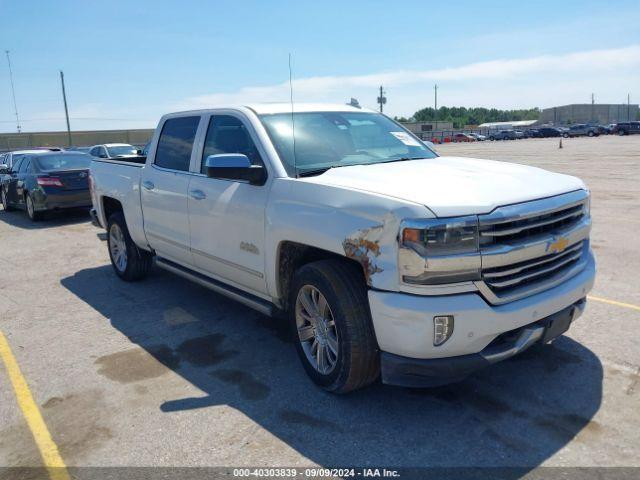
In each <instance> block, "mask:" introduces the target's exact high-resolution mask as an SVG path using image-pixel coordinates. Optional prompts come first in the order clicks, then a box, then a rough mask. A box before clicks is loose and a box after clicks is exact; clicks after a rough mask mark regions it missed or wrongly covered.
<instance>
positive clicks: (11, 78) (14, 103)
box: [4, 50, 22, 133]
mask: <svg viewBox="0 0 640 480" xmlns="http://www.w3.org/2000/svg"><path fill="white" fill-rule="evenodd" d="M4 53H6V54H7V63H8V64H9V80H10V81H11V95H12V96H13V108H14V110H15V112H16V124H17V128H18V133H20V132H21V131H22V129H21V127H20V117H19V116H18V104H17V103H16V90H15V87H14V86H13V71H12V69H11V58H10V57H9V50H5V51H4Z"/></svg>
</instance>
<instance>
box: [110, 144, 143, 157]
mask: <svg viewBox="0 0 640 480" xmlns="http://www.w3.org/2000/svg"><path fill="white" fill-rule="evenodd" d="M107 150H108V151H109V156H110V157H117V156H120V155H136V154H137V153H138V150H136V148H135V147H132V146H131V145H118V146H117V147H107Z"/></svg>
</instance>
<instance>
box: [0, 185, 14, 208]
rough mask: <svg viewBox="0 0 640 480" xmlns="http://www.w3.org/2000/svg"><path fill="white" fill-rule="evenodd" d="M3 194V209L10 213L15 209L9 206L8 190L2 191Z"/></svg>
mask: <svg viewBox="0 0 640 480" xmlns="http://www.w3.org/2000/svg"><path fill="white" fill-rule="evenodd" d="M1 191H2V193H1V195H2V208H3V209H4V211H5V212H10V211H11V210H13V207H12V206H11V205H9V197H8V195H7V190H6V189H4V188H3V189H1Z"/></svg>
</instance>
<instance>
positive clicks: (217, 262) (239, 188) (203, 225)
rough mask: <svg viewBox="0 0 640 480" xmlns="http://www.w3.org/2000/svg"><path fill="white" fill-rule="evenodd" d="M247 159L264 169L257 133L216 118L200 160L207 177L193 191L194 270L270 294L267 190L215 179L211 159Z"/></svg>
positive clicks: (211, 122)
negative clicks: (210, 172)
mask: <svg viewBox="0 0 640 480" xmlns="http://www.w3.org/2000/svg"><path fill="white" fill-rule="evenodd" d="M222 153H242V154H244V155H246V156H247V157H249V160H251V163H253V164H263V161H262V156H261V154H260V153H259V151H258V149H257V148H256V142H255V141H254V139H253V138H252V133H251V131H250V130H249V129H248V128H247V127H246V125H245V123H244V122H243V121H242V120H241V119H240V118H239V117H237V116H235V115H230V114H225V115H213V116H212V117H211V118H210V120H209V124H208V127H207V134H206V137H205V141H204V146H203V152H202V155H201V156H200V158H199V164H200V165H201V167H200V168H201V174H199V175H194V177H193V178H192V180H191V184H190V185H189V220H190V221H189V223H190V229H191V251H192V253H193V259H194V266H195V267H196V268H197V269H198V270H201V271H202V272H203V273H206V274H209V275H212V276H214V277H218V278H220V279H222V280H225V281H227V282H230V283H233V284H236V285H238V286H242V287H244V288H246V289H250V290H252V291H253V293H255V294H257V295H260V294H263V295H264V294H266V290H267V289H266V282H265V278H264V266H265V264H264V262H265V260H264V214H265V206H266V203H267V191H268V189H267V188H266V187H265V186H257V185H250V184H248V183H246V182H242V181H233V180H223V179H217V178H209V177H207V176H206V175H205V174H204V169H203V168H202V165H203V164H204V161H205V160H206V158H207V157H208V156H209V155H215V154H222Z"/></svg>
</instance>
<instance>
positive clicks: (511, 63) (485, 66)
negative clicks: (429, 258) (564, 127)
mask: <svg viewBox="0 0 640 480" xmlns="http://www.w3.org/2000/svg"><path fill="white" fill-rule="evenodd" d="M633 69H636V70H638V69H640V45H630V46H627V47H623V48H611V49H599V50H590V51H584V52H576V53H569V54H562V55H542V56H537V57H530V58H516V59H500V60H491V61H484V62H476V63H471V64H468V65H462V66H458V67H447V68H441V69H432V70H418V71H416V70H398V71H391V72H380V73H372V74H367V75H355V76H316V77H308V78H298V79H295V80H294V82H293V90H294V99H295V101H297V102H303V101H340V102H342V101H345V100H347V99H348V98H350V97H351V96H357V95H358V94H362V93H364V94H366V95H367V96H368V97H372V96H373V92H374V91H375V89H376V88H378V87H379V86H380V85H384V86H385V88H387V89H388V90H393V91H394V94H396V95H398V96H399V97H397V98H398V99H399V100H401V101H400V102H399V103H398V105H397V106H396V108H395V109H396V110H402V109H403V107H400V108H397V107H398V106H400V105H401V104H406V103H407V102H406V99H404V100H403V99H402V95H403V92H404V95H405V96H406V95H407V94H409V95H410V96H413V97H415V93H416V88H418V89H421V90H422V91H424V90H425V88H428V89H431V88H432V86H433V83H435V82H439V83H446V87H447V88H450V89H451V90H450V91H452V92H455V91H457V90H460V87H462V86H466V87H467V88H469V87H472V86H474V85H476V86H477V85H482V86H483V87H484V88H487V87H488V88H489V89H491V86H492V85H498V84H502V85H504V86H508V85H509V84H511V85H513V84H514V83H516V84H519V85H521V86H522V85H523V84H527V85H529V86H532V87H534V89H536V90H541V89H547V90H550V89H552V88H553V87H554V86H555V85H556V83H557V82H558V81H560V82H567V81H569V83H572V82H580V81H581V80H582V81H584V80H594V83H597V84H601V83H602V80H603V77H604V79H605V80H606V79H611V78H613V77H615V76H616V75H619V74H621V72H625V71H628V70H629V71H631V70H633ZM631 75H633V74H631ZM637 76H638V75H637V74H635V76H634V78H636V77H637ZM534 78H535V79H536V83H534V84H532V82H531V80H532V79H534ZM554 78H555V80H553V79H554ZM487 82H489V83H487ZM491 82H493V83H491ZM618 83H619V82H618ZM536 85H537V87H536ZM507 90H509V89H508V88H507ZM574 90H575V88H574ZM475 93H476V94H475V101H474V102H473V104H474V105H487V102H486V101H483V96H482V95H480V94H479V93H481V92H478V91H477V90H476V92H475ZM514 93H518V94H519V97H520V99H522V98H523V97H525V96H527V91H526V90H523V89H522V88H519V89H518V90H517V92H514ZM535 93H538V94H536V95H534V97H536V100H537V101H540V100H544V98H540V95H539V93H540V92H535ZM488 96H489V97H492V96H493V95H491V92H489V95H488ZM467 97H468V95H461V96H460V98H459V100H458V99H457V98H450V100H451V102H453V103H456V100H458V101H457V104H462V101H463V100H466V99H467ZM555 97H557V95H555V94H554V95H553V98H555ZM513 100H514V99H507V101H505V102H503V103H504V104H511V103H513ZM265 101H269V102H272V101H278V102H286V101H289V82H282V83H279V84H274V85H264V86H246V87H242V88H240V89H238V90H236V91H233V92H225V93H213V94H208V95H199V96H194V97H189V98H186V99H185V100H183V101H181V102H177V103H176V104H174V107H175V108H176V109H196V108H208V107H214V106H217V105H222V104H239V103H250V102H265ZM585 101H586V100H585ZM451 102H448V103H447V104H448V105H452V104H453V103H451ZM371 103H373V102H371ZM544 103H545V102H544V101H543V102H542V104H544ZM563 103H571V102H570V101H569V99H567V100H566V101H565V102H563ZM441 104H442V103H441ZM422 106H423V104H420V103H416V104H414V105H413V107H410V106H409V105H406V106H405V107H404V108H407V107H408V108H413V109H412V110H409V111H407V112H403V113H409V114H410V113H413V111H415V110H416V109H418V108H421V107H422ZM488 106H492V105H488ZM493 106H497V105H493ZM514 106H517V105H514Z"/></svg>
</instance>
